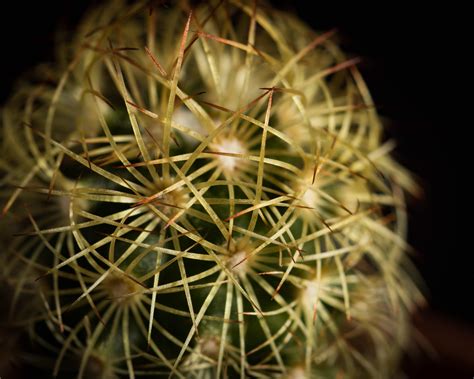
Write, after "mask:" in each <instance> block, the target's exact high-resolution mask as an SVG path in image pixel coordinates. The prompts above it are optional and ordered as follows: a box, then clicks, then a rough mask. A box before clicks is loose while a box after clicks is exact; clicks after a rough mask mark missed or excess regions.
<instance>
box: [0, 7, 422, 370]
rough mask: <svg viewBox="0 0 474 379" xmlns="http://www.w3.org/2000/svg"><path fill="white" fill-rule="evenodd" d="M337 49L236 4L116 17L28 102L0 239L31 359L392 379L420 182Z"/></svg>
mask: <svg viewBox="0 0 474 379" xmlns="http://www.w3.org/2000/svg"><path fill="white" fill-rule="evenodd" d="M333 39H334V36H333V33H332V32H328V33H324V34H316V33H315V32H313V31H311V30H310V29H309V28H308V27H306V26H305V25H304V24H302V23H301V22H299V21H298V20H297V19H295V18H294V17H292V16H288V15H286V14H284V13H280V12H278V11H276V10H274V9H272V8H270V7H268V6H266V5H258V6H256V4H254V3H252V2H247V1H234V0H231V1H224V2H218V1H215V2H212V1H211V2H207V3H205V5H201V6H198V7H196V8H194V9H191V7H190V6H189V5H187V4H186V3H184V2H183V3H179V4H176V5H173V6H169V7H162V6H158V5H153V3H152V5H150V3H149V2H137V3H134V4H133V5H126V4H125V3H122V2H121V1H113V2H110V3H106V4H105V5H102V6H101V7H100V8H98V9H97V10H95V11H92V12H91V13H90V14H89V15H88V16H87V17H86V18H85V19H84V20H83V22H82V23H81V24H80V25H79V27H78V30H77V34H76V35H75V36H74V38H73V41H72V42H71V44H70V45H69V46H67V47H63V50H62V54H63V55H64V56H66V57H67V59H66V61H67V62H68V64H67V65H66V66H64V67H63V66H61V65H58V66H59V67H49V68H46V69H44V68H43V70H46V71H43V72H42V73H43V75H44V73H45V72H46V73H47V74H48V78H49V80H48V81H47V82H45V83H41V84H28V83H23V84H22V85H21V86H19V89H18V91H17V92H16V93H15V94H14V95H13V96H12V99H11V101H10V102H9V103H8V104H7V105H6V107H5V109H4V110H3V121H2V122H3V126H2V142H3V146H2V149H3V150H2V157H1V161H0V162H1V167H0V169H1V171H2V189H1V192H0V196H1V198H2V203H3V207H4V208H3V217H2V220H1V223H2V232H1V240H0V242H1V243H2V259H5V265H4V268H3V269H2V281H3V282H5V288H9V290H8V291H9V294H10V295H9V296H8V298H9V299H8V307H9V311H8V314H9V317H7V318H9V320H10V321H8V322H9V323H11V325H13V324H15V325H16V326H17V327H19V328H23V330H24V332H25V333H28V334H29V336H30V339H31V341H32V347H31V348H29V350H28V352H25V353H24V357H23V358H24V361H25V362H27V363H31V364H39V365H40V366H41V367H44V368H45V370H50V371H47V372H51V370H52V372H53V373H54V374H55V375H59V377H79V378H90V377H94V378H104V379H105V378H119V377H130V378H134V377H146V376H150V377H176V378H188V377H189V378H221V377H223V378H227V377H228V378H247V377H255V378H270V377H282V378H325V377H327V378H345V377H350V378H352V377H361V378H366V377H374V378H381V377H387V378H389V377H393V374H394V372H395V371H396V367H397V362H398V360H399V357H400V354H401V352H402V350H403V349H404V348H405V347H406V346H407V345H408V343H409V341H410V339H411V335H410V325H409V314H410V311H411V310H412V309H413V307H414V305H415V304H416V303H417V302H419V301H421V295H420V293H419V291H418V289H417V287H416V285H415V284H414V280H413V278H412V277H413V275H414V274H413V270H412V268H411V266H410V262H409V261H408V260H407V257H406V252H407V250H409V247H408V245H407V243H406V242H405V233H406V230H405V229H406V213H405V202H404V192H405V191H408V192H416V190H417V187H416V184H415V183H414V182H413V181H412V179H411V178H410V175H409V174H408V173H407V172H406V171H405V170H404V169H403V168H401V167H400V166H398V165H397V164H396V163H395V162H394V161H393V160H392V159H391V158H390V156H389V152H390V150H391V144H390V143H383V141H382V126H381V123H380V121H379V118H378V116H377V113H376V111H375V109H374V107H373V104H372V100H371V98H370V94H369V92H368V90H367V88H366V86H365V84H364V81H363V80H362V78H361V76H360V74H359V72H358V70H357V68H356V67H355V65H356V63H357V61H356V60H354V59H347V58H346V57H345V56H344V54H343V53H342V52H341V51H340V50H339V48H338V47H337V44H335V43H334V42H333ZM30 298H33V299H35V300H34V301H29V300H28V299H30ZM25 309H28V312H25ZM20 314H21V315H26V316H24V317H23V316H22V317H17V315H20ZM20 355H21V354H20ZM20 358H21V357H20Z"/></svg>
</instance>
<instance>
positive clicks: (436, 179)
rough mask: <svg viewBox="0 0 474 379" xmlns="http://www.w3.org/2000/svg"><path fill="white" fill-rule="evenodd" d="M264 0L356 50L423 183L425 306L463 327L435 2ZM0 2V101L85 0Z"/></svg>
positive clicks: (418, 205)
mask: <svg viewBox="0 0 474 379" xmlns="http://www.w3.org/2000/svg"><path fill="white" fill-rule="evenodd" d="M272 3H274V4H275V5H277V6H278V7H280V8H283V9H286V10H288V11H292V12H296V13H297V14H298V15H299V16H300V17H301V18H303V19H304V20H305V21H306V22H307V23H308V24H310V25H311V26H312V27H313V28H314V29H316V30H323V31H324V30H329V29H332V28H334V27H336V28H337V29H338V34H339V37H340V40H341V41H342V43H343V46H344V48H345V50H346V51H348V52H349V53H350V55H352V56H359V57H361V58H362V59H363V61H362V63H361V64H360V66H359V67H360V69H361V71H362V73H363V76H364V77H365V79H366V81H367V83H368V86H369V88H370V89H371V92H372V95H373V98H374V101H375V103H376V105H377V107H378V109H379V112H380V114H381V115H382V116H383V117H384V118H385V119H386V120H388V121H387V131H386V136H387V138H389V137H393V138H395V139H396V141H397V149H396V151H395V156H396V158H397V159H398V160H399V161H400V162H402V163H403V164H404V165H405V166H406V167H409V168H410V169H411V170H412V171H413V172H414V173H415V174H416V175H417V176H418V177H419V180H420V183H421V184H422V187H423V188H424V197H423V198H422V199H410V200H409V213H410V219H409V220H410V229H409V242H410V243H411V244H412V245H413V246H414V247H415V248H416V250H417V251H418V253H419V254H418V257H417V258H416V259H417V261H416V263H417V265H418V266H419V268H420V271H421V272H422V275H423V277H424V278H425V281H426V283H427V287H428V289H429V293H428V299H429V303H430V309H432V310H434V311H435V312H439V313H441V314H443V315H445V316H446V317H447V319H448V320H449V322H453V323H456V322H462V323H464V324H466V325H471V327H472V325H474V311H473V309H474V308H473V307H471V304H470V301H471V299H472V295H471V294H470V292H471V290H473V289H474V285H473V279H472V274H471V272H474V270H472V269H471V266H469V264H468V255H470V251H469V250H468V249H467V248H466V247H465V246H463V244H461V243H460V238H461V236H460V235H459V234H460V233H458V224H459V218H458V217H459V216H458V214H460V212H458V209H459V208H458V206H462V207H463V206H464V204H461V202H460V199H459V198H460V196H459V195H458V187H459V183H458V181H459V178H458V175H457V164H456V162H457V161H458V160H457V159H456V154H457V151H455V150H456V149H455V146H456V141H457V139H458V138H459V137H458V133H459V128H460V127H461V126H460V125H456V124H453V122H451V123H448V122H446V121H444V120H445V116H446V115H447V113H448V112H449V111H450V110H449V107H448V106H447V103H448V101H449V97H450V96H451V95H450V93H449V92H448V91H447V84H446V83H447V82H448V81H449V78H450V77H449V76H448V73H447V69H446V67H445V59H446V58H444V57H446V56H448V57H449V54H452V52H451V51H450V47H449V46H450V44H449V36H448V35H447V34H446V30H449V27H447V25H446V24H445V23H442V22H441V19H446V17H441V16H442V15H443V12H444V10H443V11H442V10H441V9H436V8H435V6H433V4H430V5H429V6H428V5H426V6H425V5H424V4H422V3H416V7H415V6H414V4H413V3H415V2H412V3H403V2H379V3H378V5H373V4H372V5H370V4H367V3H364V4H359V2H357V3H356V4H354V2H351V3H342V2H332V3H328V2H327V1H326V2H324V3H323V2H319V1H318V2H309V1H300V0H297V1H291V2H290V1H285V0H278V1H273V2H272ZM7 4H8V5H6V6H4V5H3V4H2V9H1V15H0V49H1V50H0V51H1V58H0V59H1V60H0V83H1V84H0V104H3V103H4V102H5V100H6V99H7V98H8V96H9V94H10V93H11V92H12V90H13V87H12V86H13V84H14V81H15V78H17V77H18V76H19V75H21V74H22V73H24V72H25V71H27V70H28V69H30V68H32V67H33V66H34V65H35V64H36V63H38V62H43V61H48V60H52V59H53V56H54V54H53V43H54V38H55V33H56V31H57V30H58V29H59V28H62V29H64V28H66V30H73V28H74V24H75V22H77V20H78V19H79V18H80V16H81V14H83V13H84V11H85V10H86V9H87V8H88V6H89V5H90V4H92V2H91V1H79V0H76V1H68V2H57V3H55V2H51V3H49V2H43V1H34V2H33V1H32V2H23V1H17V2H8V3H7ZM349 4H350V5H349ZM453 74H454V75H456V73H453ZM470 275H471V276H470ZM473 346H474V341H473ZM450 372H451V374H452V375H450V376H449V377H451V378H455V377H456V376H455V375H456V374H455V373H454V372H452V371H450ZM471 374H474V373H471ZM413 377H415V376H413ZM416 377H418V376H416ZM436 377H438V376H436ZM460 377H461V376H460Z"/></svg>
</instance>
